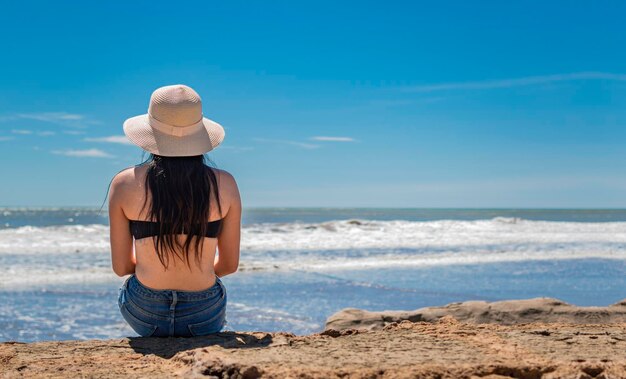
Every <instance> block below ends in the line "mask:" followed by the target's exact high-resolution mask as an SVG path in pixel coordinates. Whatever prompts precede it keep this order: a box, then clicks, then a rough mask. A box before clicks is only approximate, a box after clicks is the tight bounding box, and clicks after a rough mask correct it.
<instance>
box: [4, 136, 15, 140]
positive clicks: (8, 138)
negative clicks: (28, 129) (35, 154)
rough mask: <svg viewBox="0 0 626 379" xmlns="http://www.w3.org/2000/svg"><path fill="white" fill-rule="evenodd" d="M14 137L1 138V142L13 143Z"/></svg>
mask: <svg viewBox="0 0 626 379" xmlns="http://www.w3.org/2000/svg"><path fill="white" fill-rule="evenodd" d="M14 139H15V138H13V137H6V136H0V141H11V140H14Z"/></svg>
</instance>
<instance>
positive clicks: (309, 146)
mask: <svg viewBox="0 0 626 379" xmlns="http://www.w3.org/2000/svg"><path fill="white" fill-rule="evenodd" d="M254 140H255V141H259V142H266V143H278V144H284V145H292V146H297V147H301V148H303V149H317V148H318V147H320V146H319V145H314V144H312V143H306V142H299V141H289V140H282V139H266V138H255V139H254Z"/></svg>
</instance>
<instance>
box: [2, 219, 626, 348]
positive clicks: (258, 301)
mask: <svg viewBox="0 0 626 379" xmlns="http://www.w3.org/2000/svg"><path fill="white" fill-rule="evenodd" d="M107 224H108V220H107V215H106V211H100V210H99V209H90V208H55V209H53V208H46V209H34V208H0V341H9V340H16V341H22V342H31V341H42V340H67V339H89V338H119V337H124V336H135V333H134V332H133V331H132V329H130V328H129V327H128V326H127V325H126V324H125V322H124V321H123V319H122V317H121V315H120V314H119V310H118V309H117V302H116V299H117V294H118V288H119V286H120V285H121V283H122V282H123V280H124V279H123V278H119V277H117V276H116V275H115V274H113V272H112V270H111V262H110V252H109V242H108V225H107ZM240 261H241V265H240V270H239V272H237V273H236V274H234V275H231V276H227V277H225V278H224V279H223V281H224V284H225V285H226V288H227V292H228V301H229V303H228V307H227V327H226V329H227V330H241V331H288V332H293V333H296V334H308V333H315V332H319V331H321V330H322V329H323V327H324V321H325V320H326V318H327V317H328V316H330V315H331V314H333V313H334V312H337V311H339V310H341V309H343V308H347V307H353V308H363V309H368V310H410V309H417V308H420V307H425V306H434V305H444V304H447V303H450V302H459V301H466V300H487V301H497V300H505V299H521V298H530V297H540V296H548V297H555V298H559V299H561V300H564V301H567V302H570V303H573V304H576V305H581V306H605V305H609V304H612V303H615V302H617V301H619V300H622V299H623V298H626V287H625V285H626V279H625V278H626V275H624V274H625V273H626V210H539V209H537V210H535V209H337V208H256V209H246V210H245V211H244V216H243V228H242V241H241V260H240Z"/></svg>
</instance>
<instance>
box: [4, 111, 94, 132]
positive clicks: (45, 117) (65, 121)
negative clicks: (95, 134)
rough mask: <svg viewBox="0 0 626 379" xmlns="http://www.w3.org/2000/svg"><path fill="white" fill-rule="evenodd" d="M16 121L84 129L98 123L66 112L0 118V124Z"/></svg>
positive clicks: (36, 113) (83, 116)
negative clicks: (32, 121) (39, 122)
mask: <svg viewBox="0 0 626 379" xmlns="http://www.w3.org/2000/svg"><path fill="white" fill-rule="evenodd" d="M16 120H35V121H41V122H47V123H51V124H57V125H64V126H68V127H72V128H76V127H78V128H80V127H84V126H85V125H88V124H99V123H100V122H99V121H97V120H94V119H91V118H89V117H87V116H85V115H82V114H78V113H68V112H33V113H15V114H9V115H4V116H0V122H6V121H16Z"/></svg>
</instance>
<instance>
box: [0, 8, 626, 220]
mask: <svg viewBox="0 0 626 379" xmlns="http://www.w3.org/2000/svg"><path fill="white" fill-rule="evenodd" d="M625 4H626V3H623V2H617V1H616V2H610V1H606V2H604V1H603V2H576V1H552V2H542V1H536V2H533V1H519V2H515V1H507V2H502V1H482V2H462V1H458V2H455V1H441V2H430V3H426V2H408V1H407V2H394V1H385V2H367V1H358V2H349V1H344V2H326V1H314V2H308V1H298V2H287V1H284V2H272V1H263V2H243V1H232V2H212V1H211V2H209V1H202V2H200V1H198V2H186V3H185V4H184V5H174V4H173V3H171V2H168V3H166V2H158V1H157V2H147V1H145V2H143V1H135V2H121V1H109V2H100V3H98V4H96V3H95V2H74V1H67V2H44V1H42V2H35V1H21V2H11V3H8V4H3V5H2V10H1V11H0V36H2V37H0V41H1V42H2V44H1V46H2V49H3V54H2V58H1V59H0V161H1V162H2V164H1V165H0V178H1V179H0V184H1V185H0V205H4V206H71V205H81V206H82V205H87V206H88V205H100V204H101V203H102V201H103V200H104V196H105V192H106V188H107V186H108V183H109V181H110V179H111V178H112V176H113V175H114V174H115V173H116V172H118V171H119V170H121V169H123V168H124V167H127V166H130V165H133V164H137V163H139V162H140V161H141V159H142V151H141V150H140V149H139V148H137V147H134V146H132V145H128V144H125V143H124V139H122V138H120V136H122V135H123V134H122V123H123V121H124V120H125V119H126V118H128V117H131V116H135V115H138V114H141V113H145V112H146V110H147V106H148V100H149V96H150V93H151V92H152V91H153V90H154V89H156V88H158V87H160V86H163V85H169V84H176V83H182V84H187V85H189V86H191V87H193V88H194V89H196V90H197V91H198V93H200V95H201V96H202V98H203V104H204V113H205V115H206V116H207V117H209V118H212V119H214V120H216V121H218V122H219V123H221V124H222V125H224V126H225V128H226V139H225V142H224V144H223V146H222V147H220V148H219V149H217V150H215V151H214V152H212V153H210V157H211V159H212V160H213V161H214V162H215V163H216V165H217V166H218V167H220V168H223V169H226V170H228V171H230V172H231V173H233V174H234V175H235V177H236V178H237V180H238V182H239V186H240V190H241V193H242V198H243V201H244V206H346V207H352V206H370V207H385V206H390V207H626V169H625V164H624V163H625V162H626V148H625V143H626V49H624V46H626V32H625V31H624V26H623V25H624V19H623V15H624V14H626V5H625ZM325 137H326V138H325ZM329 137H330V138H329Z"/></svg>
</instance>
